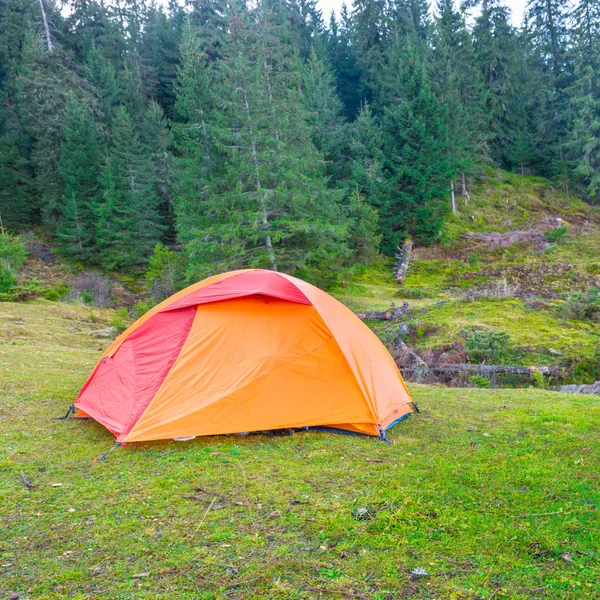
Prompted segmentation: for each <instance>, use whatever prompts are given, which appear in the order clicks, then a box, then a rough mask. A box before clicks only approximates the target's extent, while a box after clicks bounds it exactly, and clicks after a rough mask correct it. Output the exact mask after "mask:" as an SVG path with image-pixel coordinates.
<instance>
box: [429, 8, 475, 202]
mask: <svg viewBox="0 0 600 600" xmlns="http://www.w3.org/2000/svg"><path fill="white" fill-rule="evenodd" d="M437 13H438V17H437V19H436V21H435V26H434V33H433V54H432V56H431V59H430V73H431V80H432V88H433V90H434V91H435V92H436V95H437V97H438V99H439V100H440V102H441V103H442V104H443V105H445V107H446V112H445V114H446V127H447V129H448V157H449V160H450V164H451V166H452V169H453V171H455V172H456V173H457V174H459V175H460V180H461V185H462V191H463V194H466V177H468V176H470V175H473V174H475V173H476V172H477V168H478V164H479V163H481V162H483V161H484V160H485V159H486V158H487V146H486V140H485V138H484V137H483V135H482V132H481V123H482V121H483V115H482V101H483V83H482V81H481V74H480V72H479V70H478V69H477V67H476V65H475V53H474V50H473V45H472V42H471V37H470V35H469V32H468V30H467V28H466V24H465V18H464V14H461V13H459V12H458V11H457V10H456V9H455V8H454V3H453V2H452V0H440V1H439V2H438V10H437Z"/></svg>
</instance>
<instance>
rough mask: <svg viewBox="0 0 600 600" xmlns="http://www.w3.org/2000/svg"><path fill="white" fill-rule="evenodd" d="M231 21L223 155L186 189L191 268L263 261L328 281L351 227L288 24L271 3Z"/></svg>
mask: <svg viewBox="0 0 600 600" xmlns="http://www.w3.org/2000/svg"><path fill="white" fill-rule="evenodd" d="M230 23H231V26H230V36H231V37H230V45H231V50H230V56H229V57H228V60H227V61H226V62H224V63H223V65H222V68H223V71H222V72H223V79H222V81H221V85H220V89H219V97H220V98H221V101H220V102H221V106H222V110H220V111H218V114H214V115H212V119H213V122H212V123H211V126H210V130H211V139H214V145H215V146H216V148H217V150H218V152H219V160H218V161H213V162H211V163H210V166H209V168H208V169H207V171H206V172H205V173H202V172H201V171H200V172H199V173H198V175H199V177H198V181H197V184H196V186H195V189H196V190H197V192H196V193H195V194H194V193H193V187H192V189H191V190H190V191H188V193H186V194H185V195H183V194H180V195H178V197H177V216H178V227H179V229H178V235H179V239H180V240H181V241H182V242H183V244H184V246H185V248H186V251H187V253H188V255H189V258H190V270H191V272H192V273H193V274H194V275H195V276H198V275H204V274H208V273H214V272H217V271H221V270H226V269H230V268H234V267H242V266H254V267H263V268H269V269H273V270H285V271H287V272H295V273H298V274H300V275H301V276H305V277H308V278H310V279H313V280H318V281H324V280H326V279H327V278H329V277H331V275H332V274H333V273H334V272H335V266H336V264H339V262H340V260H341V258H342V257H343V256H344V254H345V253H346V251H347V250H346V246H345V242H344V240H345V236H346V227H345V223H344V219H343V216H342V212H341V210H340V209H339V205H338V200H339V193H338V192H336V191H334V190H331V189H328V187H327V179H326V177H325V173H324V167H323V159H322V156H320V155H319V153H318V152H317V151H316V149H315V148H314V146H313V144H312V141H311V137H310V129H309V127H308V125H307V122H306V119H307V114H306V109H305V108H304V106H303V102H302V97H301V96H300V94H299V93H298V88H299V86H300V83H301V77H300V73H299V72H298V71H297V70H296V67H295V61H294V60H293V54H292V52H293V49H292V48H290V47H289V46H286V45H285V44H284V43H283V40H285V39H286V36H287V35H288V34H289V32H288V31H286V30H285V29H283V28H284V27H285V25H282V24H278V23H276V22H274V21H273V20H271V18H270V14H269V13H268V12H267V11H265V10H264V6H262V5H259V7H258V8H257V10H256V11H252V12H248V13H242V12H235V13H234V14H233V15H232V18H231V21H230ZM185 64H186V63H185V62H184V68H185ZM188 189H189V188H188Z"/></svg>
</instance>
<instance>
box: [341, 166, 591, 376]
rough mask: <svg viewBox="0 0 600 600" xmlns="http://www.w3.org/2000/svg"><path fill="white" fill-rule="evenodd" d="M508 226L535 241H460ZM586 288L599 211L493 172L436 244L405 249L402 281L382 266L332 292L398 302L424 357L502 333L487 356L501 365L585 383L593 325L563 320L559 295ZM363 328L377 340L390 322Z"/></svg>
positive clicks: (533, 182)
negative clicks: (548, 370) (409, 257)
mask: <svg viewBox="0 0 600 600" xmlns="http://www.w3.org/2000/svg"><path fill="white" fill-rule="evenodd" d="M558 219H560V220H561V221H562V223H563V225H562V227H560V229H557V224H560V223H561V221H558ZM511 231H534V232H537V238H538V239H537V241H536V242H535V243H516V244H512V245H509V246H507V247H498V246H495V245H494V244H493V243H488V242H485V241H477V240H473V239H468V238H465V237H463V236H464V235H465V234H467V233H470V232H473V233H478V234H490V233H494V232H499V233H505V232H511ZM595 287H600V210H598V209H597V208H596V207H592V206H589V205H587V204H585V203H584V202H582V201H580V200H578V199H576V198H573V197H569V196H567V195H566V194H565V193H564V192H563V191H561V190H557V189H556V188H554V187H553V186H552V184H551V183H550V182H549V181H547V180H544V179H541V178H537V177H523V176H520V175H515V174H512V173H504V172H501V173H499V174H498V173H496V172H495V171H494V172H493V173H490V174H489V176H488V177H486V178H484V179H483V180H482V181H481V182H480V183H479V184H478V185H477V186H475V188H474V189H473V190H472V191H471V194H470V198H469V199H468V202H467V203H466V204H465V203H464V201H463V199H462V198H460V197H459V198H458V214H457V215H451V216H450V217H449V218H448V219H447V221H446V224H445V226H444V230H443V232H442V236H441V238H440V240H439V242H438V243H437V244H436V245H434V246H432V247H427V248H419V247H417V248H416V249H415V251H414V259H413V261H412V263H411V265H410V268H409V273H408V276H407V278H406V280H405V282H404V284H403V285H402V286H398V285H397V284H396V283H395V282H394V280H393V269H392V267H391V266H390V265H389V264H386V265H379V266H378V267H377V268H373V269H369V270H367V271H366V272H365V273H363V275H362V276H360V277H359V278H358V279H357V280H356V281H353V282H352V283H350V284H348V285H347V286H346V287H345V288H341V289H339V290H337V295H338V297H339V298H340V300H342V301H344V302H345V303H347V304H348V305H349V306H351V307H352V308H353V309H354V310H364V309H366V308H369V309H383V308H387V307H389V306H390V303H391V302H395V303H396V304H399V303H402V302H403V301H404V300H406V301H408V302H409V303H410V305H411V311H410V313H409V315H408V326H409V333H408V334H407V335H405V336H404V339H405V341H407V342H409V343H410V344H411V345H412V346H413V347H414V348H415V349H416V350H417V351H418V352H419V353H421V354H422V355H423V357H424V358H426V360H427V359H429V360H433V361H438V360H440V358H441V360H442V361H443V362H446V363H447V362H450V363H452V362H456V363H462V362H467V361H468V360H469V356H468V351H467V350H466V349H465V340H466V339H469V338H470V337H472V332H473V331H484V332H495V333H503V332H504V333H506V334H507V335H508V341H507V343H506V344H504V346H505V347H504V349H503V351H502V352H500V353H499V354H500V355H499V356H496V357H495V358H496V359H497V360H500V361H501V362H502V363H506V364H513V365H534V366H551V367H557V368H558V369H560V373H561V374H562V377H561V378H562V379H565V380H569V381H585V382H589V381H592V380H594V379H595V378H600V365H599V363H598V358H599V343H600V323H598V322H597V321H594V320H593V319H578V318H573V316H577V315H574V314H573V311H568V310H565V300H566V299H568V298H569V297H572V295H573V294H577V293H583V292H585V291H586V290H589V289H591V288H592V289H593V288H595ZM371 325H372V326H373V327H374V328H375V329H376V330H377V331H378V332H380V333H381V335H382V336H383V337H384V339H387V338H390V337H391V336H393V334H394V333H395V328H397V324H392V325H390V324H382V323H377V322H372V323H371ZM479 337H481V336H479ZM484 337H485V336H484ZM488 338H489V336H488ZM497 354H498V353H497ZM488 362H489V361H488ZM484 384H485V382H484Z"/></svg>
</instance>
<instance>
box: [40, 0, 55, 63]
mask: <svg viewBox="0 0 600 600" xmlns="http://www.w3.org/2000/svg"><path fill="white" fill-rule="evenodd" d="M39 2H40V9H41V11H42V21H43V22H44V32H45V33H46V43H47V44H48V53H50V54H51V53H52V52H54V42H53V41H52V36H51V35H50V26H49V25H48V19H47V18H46V9H45V8H44V0H39Z"/></svg>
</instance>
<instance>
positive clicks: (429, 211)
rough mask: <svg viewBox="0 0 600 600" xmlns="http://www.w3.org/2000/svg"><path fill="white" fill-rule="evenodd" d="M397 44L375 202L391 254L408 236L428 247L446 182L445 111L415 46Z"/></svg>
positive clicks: (442, 210)
mask: <svg viewBox="0 0 600 600" xmlns="http://www.w3.org/2000/svg"><path fill="white" fill-rule="evenodd" d="M404 44H405V41H404V40H398V41H397V42H396V43H395V44H394V46H393V47H392V49H391V52H390V57H389V63H388V64H389V66H388V69H389V70H388V72H387V73H386V74H385V75H386V77H387V83H386V93H387V95H388V102H387V103H386V106H385V112H384V116H383V153H384V157H385V159H384V160H385V163H384V173H385V176H386V178H387V180H388V182H387V189H386V193H385V195H384V196H383V197H382V198H381V200H380V202H381V205H380V215H381V217H380V223H381V230H382V233H383V241H382V249H383V251H384V252H385V253H387V254H389V255H394V253H395V252H396V250H397V248H398V245H399V244H401V242H402V241H403V239H404V238H405V237H406V236H407V235H410V236H413V237H414V238H415V239H417V240H419V241H420V242H423V243H431V242H432V241H433V240H435V238H436V237H437V235H438V234H439V232H440V230H441V226H442V223H443V218H444V215H445V214H446V213H447V212H448V209H449V207H450V203H449V192H450V189H449V188H450V185H449V182H450V181H451V180H452V178H453V175H454V173H453V172H452V169H451V166H450V164H449V160H448V140H447V135H448V133H447V128H446V122H445V121H446V119H445V107H444V106H443V105H441V104H440V103H439V101H438V100H437V98H436V96H435V94H434V93H433V91H432V90H431V86H430V83H429V80H428V77H427V74H426V72H425V69H424V67H423V64H422V63H421V58H420V56H419V54H418V52H417V51H416V50H415V48H414V46H413V45H412V44H411V43H410V42H409V43H408V44H406V45H404Z"/></svg>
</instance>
